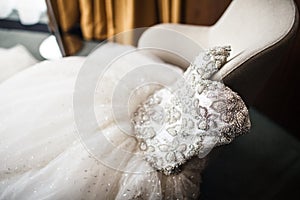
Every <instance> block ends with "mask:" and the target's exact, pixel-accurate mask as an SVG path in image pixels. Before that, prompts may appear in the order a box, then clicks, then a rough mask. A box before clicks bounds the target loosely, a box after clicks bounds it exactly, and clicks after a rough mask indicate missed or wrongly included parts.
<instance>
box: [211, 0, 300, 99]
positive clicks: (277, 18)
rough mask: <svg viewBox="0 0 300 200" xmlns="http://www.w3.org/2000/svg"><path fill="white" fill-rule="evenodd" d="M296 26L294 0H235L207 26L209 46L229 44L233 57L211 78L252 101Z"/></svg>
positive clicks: (274, 66) (274, 65) (273, 68)
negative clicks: (208, 29) (212, 23)
mask: <svg viewBox="0 0 300 200" xmlns="http://www.w3.org/2000/svg"><path fill="white" fill-rule="evenodd" d="M297 27H298V12H297V8H296V5H295V3H294V1H293V0H234V1H233V2H232V3H231V4H230V6H229V7H228V9H227V10H226V11H225V13H224V14H223V15H222V17H221V18H220V19H219V20H218V22H217V23H216V24H215V25H213V26H212V27H211V28H210V33H209V45H210V46H215V45H220V44H230V45H231V46H232V54H231V55H232V60H231V61H230V62H228V63H227V64H226V65H225V66H224V67H223V68H222V69H221V70H220V71H219V72H218V73H217V74H216V75H215V76H214V77H213V79H216V80H220V79H223V80H224V82H225V83H226V84H228V85H229V86H231V87H232V88H233V89H235V90H237V91H238V92H239V93H241V95H242V96H244V97H245V99H246V101H247V102H248V104H251V103H252V102H253V101H254V100H255V97H256V96H257V94H258V93H259V92H260V90H261V89H262V88H263V86H264V84H265V83H266V82H267V80H268V78H269V77H270V76H271V74H272V72H273V71H274V70H276V67H277V66H279V65H278V63H279V61H280V58H281V54H283V52H284V50H285V49H286V48H287V46H288V44H289V41H290V39H291V38H292V37H293V36H294V35H295V33H296V29H297Z"/></svg>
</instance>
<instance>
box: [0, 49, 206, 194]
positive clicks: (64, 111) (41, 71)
mask: <svg viewBox="0 0 300 200" xmlns="http://www.w3.org/2000/svg"><path fill="white" fill-rule="evenodd" d="M100 49H101V53H99V55H97V51H96V52H94V55H97V56H101V58H102V59H105V58H110V57H111V56H112V55H115V54H116V52H118V53H120V52H121V53H122V52H127V51H129V50H130V51H131V52H132V53H129V54H126V55H123V56H121V57H120V58H118V59H117V60H115V62H113V63H112V64H111V66H113V67H110V68H109V69H108V70H106V71H105V75H103V76H102V78H101V80H100V81H99V80H98V82H97V84H96V85H97V87H96V88H95V90H94V98H93V105H92V108H93V112H94V114H95V118H96V119H97V123H92V122H91V121H90V120H89V118H85V117H84V116H83V117H81V118H80V116H78V115H77V114H76V112H77V111H76V110H74V109H77V110H78V109H79V110H80V109H82V110H85V109H88V108H89V107H88V106H87V105H85V104H80V102H79V103H78V102H76V99H74V98H75V97H74V93H76V92H77V90H78V88H77V86H76V84H78V80H79V79H80V76H82V70H83V67H88V65H89V64H91V65H92V63H94V64H95V63H96V64H97V60H93V61H91V59H90V60H89V61H87V59H86V58H83V57H69V58H64V59H62V60H58V61H44V62H41V63H39V64H36V65H34V66H32V67H30V68H28V69H26V70H24V71H22V72H20V73H18V74H16V75H14V76H13V77H12V78H10V79H8V80H6V81H4V82H3V83H2V84H1V85H0V160H1V162H0V199H175V198H178V199H197V198H198V197H199V190H200V181H201V177H200V175H201V173H200V172H201V170H202V169H203V166H204V161H203V160H200V159H198V158H194V159H192V160H191V161H190V162H188V163H187V164H186V165H184V167H183V169H182V171H181V172H180V173H178V174H174V175H170V176H165V175H163V174H162V173H161V172H157V171H155V170H153V169H152V167H151V166H149V164H148V163H147V162H146V161H144V160H143V157H142V155H141V154H140V153H139V147H138V143H137V140H136V139H135V137H134V135H133V134H132V133H131V132H130V131H131V130H130V127H131V126H130V114H129V115H125V114H124V113H123V114H122V112H121V114H120V115H119V116H116V115H118V112H114V110H117V111H118V110H122V109H124V105H123V103H122V102H121V101H120V102H119V100H120V99H126V98H127V97H130V100H128V101H126V102H128V105H126V109H127V110H128V112H129V113H130V112H132V111H134V110H135V109H136V107H137V106H138V104H139V103H141V102H142V101H143V100H145V98H146V97H147V96H148V95H150V94H151V93H152V92H153V91H154V90H156V89H157V88H158V86H157V85H151V84H150V85H146V86H144V87H140V88H138V89H135V90H134V92H133V88H132V85H130V84H126V83H127V82H125V83H124V84H123V83H122V84H120V80H121V79H122V78H124V77H125V75H128V74H129V73H130V72H132V71H134V70H135V69H137V68H138V67H140V66H141V65H145V64H147V65H159V66H163V67H165V68H166V69H168V70H175V72H176V73H181V70H179V69H178V68H176V66H172V65H169V64H165V63H163V62H162V61H161V60H159V59H158V58H156V57H154V56H151V55H148V54H145V53H141V52H139V51H136V50H135V49H134V48H133V47H128V46H120V45H115V44H106V45H103V46H102V47H101V48H100ZM118 55H119V54H118ZM97 56H96V57H97ZM98 64H99V63H98ZM99 66H100V67H101V63H100V65H99ZM150 67H151V66H150ZM133 74H134V73H133ZM171 74H172V73H171ZM153 76H155V78H157V77H160V78H161V79H164V80H165V81H166V82H168V83H170V84H171V83H172V82H174V81H175V80H176V77H175V76H174V77H172V75H170V76H168V74H166V73H161V74H160V73H156V74H149V73H148V72H147V70H146V71H142V72H139V78H141V80H144V79H145V78H146V79H148V80H150V79H151V78H153ZM135 77H136V76H135ZM79 87H80V86H79ZM84 87H85V86H83V89H84ZM116 88H117V89H116ZM118 88H119V89H118ZM129 93H130V94H129ZM123 97H124V98H123ZM125 97H126V98H125ZM114 99H116V102H115V103H112V102H113V101H114ZM79 101H80V99H79ZM75 104H76V105H75ZM77 113H78V112H77ZM76 115H77V116H76ZM116 119H117V120H116ZM78 122H79V123H80V126H86V127H88V128H89V129H88V130H90V132H89V133H84V132H82V129H80V128H79V127H78ZM123 127H124V129H126V130H124V129H123Z"/></svg>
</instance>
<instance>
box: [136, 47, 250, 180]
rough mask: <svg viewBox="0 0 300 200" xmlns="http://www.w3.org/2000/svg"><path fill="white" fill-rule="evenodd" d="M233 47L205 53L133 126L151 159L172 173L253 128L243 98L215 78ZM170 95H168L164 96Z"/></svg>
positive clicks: (140, 110)
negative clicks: (194, 158) (213, 76)
mask: <svg viewBox="0 0 300 200" xmlns="http://www.w3.org/2000/svg"><path fill="white" fill-rule="evenodd" d="M229 51H230V48H229V47H216V48H213V49H211V50H209V51H208V52H205V53H201V54H200V55H199V56H198V57H197V58H196V59H195V61H194V62H193V63H192V64H191V66H190V67H189V68H188V69H187V71H186V72H185V73H184V79H183V80H179V81H178V82H177V83H175V84H174V87H173V90H172V91H169V90H167V89H161V90H159V91H157V92H155V93H154V94H153V95H151V96H150V97H149V98H148V99H147V101H145V102H144V103H143V104H142V105H141V106H140V107H139V108H138V109H137V111H136V112H135V114H134V116H133V126H134V131H135V135H136V137H137V138H138V139H139V142H140V150H141V151H142V152H144V156H145V159H146V160H147V161H148V162H149V163H150V165H152V167H154V168H155V169H157V170H160V171H162V172H163V173H165V174H167V175H169V174H171V173H174V172H178V171H179V170H180V169H179V167H180V166H181V165H182V164H184V163H185V162H186V161H187V160H189V159H191V158H192V157H193V156H199V157H203V156H205V155H206V154H207V153H208V152H209V151H210V150H211V149H212V148H213V147H214V146H215V145H221V144H227V143H229V142H231V141H232V140H233V138H234V137H236V136H237V135H240V134H242V133H245V132H247V131H248V130H249V129H250V120H249V115H248V110H247V108H246V106H245V104H244V102H243V101H242V99H241V98H240V97H239V96H238V95H237V94H236V93H235V92H233V91H232V90H230V89H229V88H228V87H226V86H225V85H224V84H223V83H221V82H218V81H212V80H209V78H210V77H211V76H212V74H214V73H215V72H216V71H217V70H218V69H219V68H220V67H221V66H222V65H223V64H224V63H225V62H226V58H227V57H228V56H229ZM163 97H168V98H163Z"/></svg>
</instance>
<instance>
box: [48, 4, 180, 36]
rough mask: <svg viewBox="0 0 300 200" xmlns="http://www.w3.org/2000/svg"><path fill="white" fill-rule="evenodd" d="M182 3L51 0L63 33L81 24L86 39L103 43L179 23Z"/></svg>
mask: <svg viewBox="0 0 300 200" xmlns="http://www.w3.org/2000/svg"><path fill="white" fill-rule="evenodd" d="M181 1H182V0H72V1H66V0H52V3H53V4H56V5H57V8H56V12H57V14H58V23H59V26H60V27H61V29H62V31H63V32H68V31H69V30H70V29H71V28H72V27H73V26H74V25H75V24H76V23H77V24H80V27H81V31H82V35H83V37H84V39H86V40H91V39H97V40H103V39H107V38H110V37H112V36H113V35H115V34H118V33H120V32H123V31H126V30H131V29H134V28H138V27H149V26H152V25H154V24H157V23H162V22H163V23H178V22H180V13H181V12H180V10H181V9H180V8H181Z"/></svg>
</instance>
